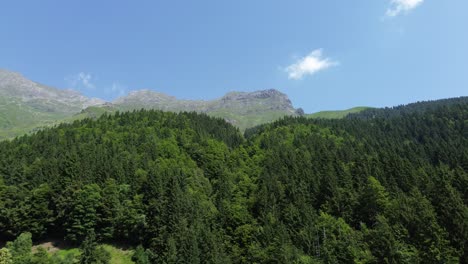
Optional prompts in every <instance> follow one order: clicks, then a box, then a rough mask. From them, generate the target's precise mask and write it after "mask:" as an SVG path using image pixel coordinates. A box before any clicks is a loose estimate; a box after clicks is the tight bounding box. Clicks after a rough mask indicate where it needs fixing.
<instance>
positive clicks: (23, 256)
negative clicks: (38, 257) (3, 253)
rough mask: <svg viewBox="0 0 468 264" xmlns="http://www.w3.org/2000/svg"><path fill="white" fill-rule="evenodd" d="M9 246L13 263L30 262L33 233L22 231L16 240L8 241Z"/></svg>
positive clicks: (23, 263)
mask: <svg viewBox="0 0 468 264" xmlns="http://www.w3.org/2000/svg"><path fill="white" fill-rule="evenodd" d="M7 248H8V249H9V251H10V253H11V255H12V258H13V263H15V264H29V263H30V262H31V258H32V253H31V248H32V240H31V233H22V234H21V235H19V236H18V237H17V238H16V239H15V241H13V242H8V243H7Z"/></svg>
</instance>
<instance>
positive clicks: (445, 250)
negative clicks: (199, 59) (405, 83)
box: [0, 99, 468, 263]
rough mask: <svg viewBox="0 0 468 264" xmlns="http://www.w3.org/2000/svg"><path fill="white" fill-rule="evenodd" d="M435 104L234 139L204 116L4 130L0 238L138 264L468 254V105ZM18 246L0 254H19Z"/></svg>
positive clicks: (268, 127)
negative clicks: (64, 246)
mask: <svg viewBox="0 0 468 264" xmlns="http://www.w3.org/2000/svg"><path fill="white" fill-rule="evenodd" d="M448 102H453V101H450V100H449V101H448ZM436 104H437V106H434V107H430V108H425V109H427V110H419V109H420V108H419V107H414V106H410V107H413V108H414V109H418V110H417V111H413V110H411V111H409V110H408V111H406V112H405V110H404V109H405V108H398V109H395V110H393V111H400V112H401V111H404V114H401V115H400V114H396V115H392V116H391V118H385V117H379V116H376V117H373V118H366V117H365V116H367V115H364V116H363V117H362V118H361V117H354V118H352V117H351V118H344V119H311V118H304V117H300V118H297V117H286V118H283V119H281V120H279V121H276V122H273V123H270V124H265V125H262V126H259V127H256V128H255V129H250V130H248V131H247V132H246V135H245V136H243V135H242V134H241V133H240V132H239V130H238V129H237V128H236V127H234V126H232V125H231V124H229V123H227V122H225V121H224V120H223V119H221V118H213V117H209V116H207V115H205V114H197V113H179V114H177V113H170V112H161V111H154V110H151V111H146V110H141V111H135V112H126V113H117V112H116V113H115V114H114V115H102V116H100V117H98V118H97V119H95V120H94V119H83V120H78V121H75V122H73V123H70V124H61V125H59V126H57V127H55V128H51V129H45V130H42V131H39V132H37V133H35V134H34V135H31V136H26V137H21V138H17V139H14V140H12V141H3V142H0V212H1V213H0V239H1V240H10V241H11V240H14V239H17V240H18V239H20V240H21V239H22V237H23V238H24V237H25V236H27V233H26V232H30V233H31V234H32V239H33V240H40V239H44V240H47V239H48V238H49V237H52V236H53V237H58V238H59V239H63V240H65V241H67V242H68V243H70V244H72V245H74V247H80V248H81V249H82V251H81V254H80V256H79V257H78V258H80V259H81V260H83V258H87V259H93V258H95V259H106V260H109V259H110V258H111V254H115V252H114V253H109V252H112V250H110V249H109V248H107V249H106V248H105V247H104V248H102V247H100V246H99V244H102V243H111V244H118V245H123V246H125V248H130V249H131V250H133V251H134V252H135V253H134V254H137V252H138V254H137V255H138V258H139V259H140V261H143V260H145V259H146V262H144V261H143V262H137V263H194V262H196V263H466V262H467V261H468V253H467V249H468V245H467V240H466V237H468V221H467V219H468V200H467V196H466V190H468V163H467V161H468V152H467V150H468V129H467V128H468V127H467V126H466V120H468V101H466V100H465V99H463V100H458V101H457V102H454V103H447V102H443V103H441V104H439V103H436ZM389 111H390V110H389ZM385 113H388V111H387V112H385ZM0 244H2V243H1V242H0ZM15 245H17V246H15ZM21 245H23V246H21ZM24 245H26V246H24ZM18 247H21V248H27V247H28V243H17V244H11V243H8V244H7V246H6V247H5V248H4V249H2V251H1V252H0V255H1V256H4V258H5V259H13V260H21V259H28V258H31V254H30V250H18ZM117 251H118V252H120V253H125V252H122V251H120V250H117ZM118 252H117V253H118ZM319 252H320V253H319ZM127 256H128V255H127ZM7 263H8V262H7ZM18 263H19V262H18ZM21 263H23V262H21ZM44 263H49V262H44ZM70 263H72V262H70ZM91 263H94V262H91ZM102 263H105V262H102Z"/></svg>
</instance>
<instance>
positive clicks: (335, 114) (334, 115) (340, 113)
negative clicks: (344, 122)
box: [306, 106, 370, 119]
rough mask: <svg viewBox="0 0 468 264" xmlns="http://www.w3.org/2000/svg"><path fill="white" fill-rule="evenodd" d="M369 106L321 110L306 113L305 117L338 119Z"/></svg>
mask: <svg viewBox="0 0 468 264" xmlns="http://www.w3.org/2000/svg"><path fill="white" fill-rule="evenodd" d="M369 108H370V107H366V106H359V107H354V108H351V109H347V110H337V111H321V112H317V113H313V114H306V117H309V118H324V119H340V118H344V117H345V116H347V115H348V114H352V113H359V112H361V111H364V110H366V109H369Z"/></svg>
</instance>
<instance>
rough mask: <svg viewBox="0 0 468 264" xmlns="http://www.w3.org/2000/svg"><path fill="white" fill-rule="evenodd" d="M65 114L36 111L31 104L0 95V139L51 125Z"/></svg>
mask: <svg viewBox="0 0 468 264" xmlns="http://www.w3.org/2000/svg"><path fill="white" fill-rule="evenodd" d="M66 116H67V115H66V114H62V113H57V112H47V111H43V112H41V111H37V109H35V108H34V107H33V106H31V105H26V104H22V103H21V102H20V101H15V100H13V99H6V98H1V97H0V140H1V139H5V138H11V137H14V136H18V135H22V134H25V133H29V132H32V131H34V130H35V129H38V127H45V126H50V125H53V124H55V123H56V122H58V121H60V120H63V119H64V118H65V117H66Z"/></svg>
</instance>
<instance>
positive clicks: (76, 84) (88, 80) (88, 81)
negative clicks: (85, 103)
mask: <svg viewBox="0 0 468 264" xmlns="http://www.w3.org/2000/svg"><path fill="white" fill-rule="evenodd" d="M65 80H66V81H67V82H68V83H69V85H71V86H72V88H78V89H79V88H85V89H94V88H96V86H95V85H94V83H93V81H92V80H93V76H92V75H91V74H90V73H85V72H80V73H77V74H75V75H72V76H69V77H66V78H65Z"/></svg>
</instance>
